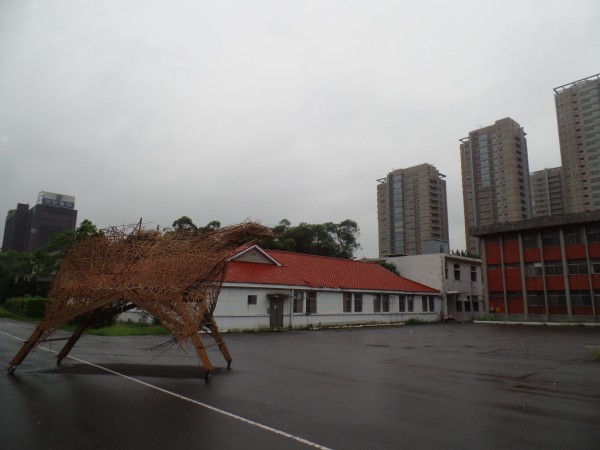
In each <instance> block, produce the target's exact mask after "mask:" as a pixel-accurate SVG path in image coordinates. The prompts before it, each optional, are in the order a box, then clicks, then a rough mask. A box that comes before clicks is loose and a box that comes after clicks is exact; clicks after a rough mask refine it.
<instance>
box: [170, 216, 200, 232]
mask: <svg viewBox="0 0 600 450" xmlns="http://www.w3.org/2000/svg"><path fill="white" fill-rule="evenodd" d="M173 228H174V229H175V231H196V230H198V227H197V226H196V225H195V224H194V222H193V221H192V219H190V218H189V217H188V216H181V217H180V218H179V219H177V220H175V221H174V222H173Z"/></svg>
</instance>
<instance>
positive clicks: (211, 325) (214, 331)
mask: <svg viewBox="0 0 600 450" xmlns="http://www.w3.org/2000/svg"><path fill="white" fill-rule="evenodd" d="M206 327H208V329H209V330H210V335H211V336H212V337H213V338H214V339H215V342H216V343H217V345H218V346H219V350H221V354H222V355H223V358H225V361H227V368H228V369H229V368H231V362H232V361H233V358H232V357H231V354H230V353H229V349H228V348H227V344H226V343H225V339H223V336H222V335H221V333H220V332H219V328H217V324H216V323H215V321H214V319H213V318H212V316H211V317H210V319H209V321H208V322H207V323H206Z"/></svg>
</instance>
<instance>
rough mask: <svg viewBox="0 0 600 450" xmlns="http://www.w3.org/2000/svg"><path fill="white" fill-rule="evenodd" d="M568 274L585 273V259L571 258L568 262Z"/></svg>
mask: <svg viewBox="0 0 600 450" xmlns="http://www.w3.org/2000/svg"><path fill="white" fill-rule="evenodd" d="M568 267H569V275H586V274H587V273H588V264H587V261H586V260H585V259H572V260H571V261H569V262H568Z"/></svg>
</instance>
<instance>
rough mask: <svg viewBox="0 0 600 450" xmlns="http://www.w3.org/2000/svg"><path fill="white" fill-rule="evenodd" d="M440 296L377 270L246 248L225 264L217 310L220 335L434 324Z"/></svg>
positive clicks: (355, 263) (348, 262)
mask: <svg viewBox="0 0 600 450" xmlns="http://www.w3.org/2000/svg"><path fill="white" fill-rule="evenodd" d="M441 309H442V301H441V296H440V293H439V291H438V290H436V289H433V288H431V287H429V286H425V285H423V284H419V283H417V282H414V281H411V280H409V279H406V278H403V277H400V276H398V275H396V274H394V273H392V272H390V271H388V270H387V269H384V268H383V267H381V266H380V265H378V264H375V263H372V262H363V261H354V260H349V259H339V258H330V257H324V256H315V255H307V254H300V253H291V252H283V251H278V250H264V249H262V248H260V247H259V246H257V245H253V246H250V247H248V248H245V249H244V250H242V251H240V252H239V253H237V254H236V255H234V256H233V257H232V258H231V260H230V261H229V264H228V268H227V272H226V274H225V279H224V281H223V285H222V287H221V291H220V293H219V297H218V301H217V306H216V309H215V313H214V315H215V319H216V321H217V323H218V324H219V327H220V328H221V329H254V328H268V327H286V328H287V327H290V328H301V327H307V326H318V325H329V324H351V323H390V322H400V321H405V320H408V319H410V318H415V319H419V320H423V321H437V320H438V319H439V316H440V312H441Z"/></svg>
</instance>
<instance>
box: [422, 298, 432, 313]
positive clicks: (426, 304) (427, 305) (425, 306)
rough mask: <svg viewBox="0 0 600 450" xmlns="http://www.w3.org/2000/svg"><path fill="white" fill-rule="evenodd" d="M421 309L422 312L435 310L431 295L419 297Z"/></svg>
mask: <svg viewBox="0 0 600 450" xmlns="http://www.w3.org/2000/svg"><path fill="white" fill-rule="evenodd" d="M421 309H422V311H423V312H435V301H434V298H433V297H427V296H423V297H421Z"/></svg>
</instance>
